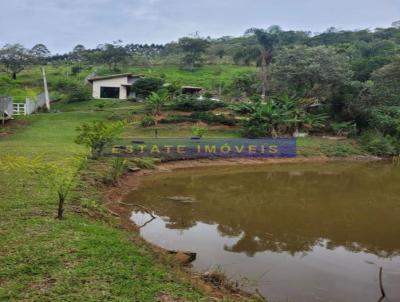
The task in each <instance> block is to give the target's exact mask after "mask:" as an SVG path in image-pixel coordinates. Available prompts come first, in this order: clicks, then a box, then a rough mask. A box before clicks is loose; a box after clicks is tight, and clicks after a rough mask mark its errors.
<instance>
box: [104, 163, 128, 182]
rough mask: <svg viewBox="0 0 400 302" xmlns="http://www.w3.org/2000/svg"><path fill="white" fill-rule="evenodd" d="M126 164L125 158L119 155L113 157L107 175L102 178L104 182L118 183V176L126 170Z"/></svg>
mask: <svg viewBox="0 0 400 302" xmlns="http://www.w3.org/2000/svg"><path fill="white" fill-rule="evenodd" d="M126 166H127V165H126V159H123V158H120V157H117V158H115V159H114V160H113V162H112V165H111V169H110V171H109V172H108V175H107V176H106V177H105V179H104V182H105V183H107V184H113V185H116V184H118V182H119V179H120V177H121V176H122V175H123V174H124V172H125V170H126Z"/></svg>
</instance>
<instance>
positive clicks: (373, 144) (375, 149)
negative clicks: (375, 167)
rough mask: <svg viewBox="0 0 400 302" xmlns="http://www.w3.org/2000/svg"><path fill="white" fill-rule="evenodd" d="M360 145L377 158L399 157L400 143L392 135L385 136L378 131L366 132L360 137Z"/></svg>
mask: <svg viewBox="0 0 400 302" xmlns="http://www.w3.org/2000/svg"><path fill="white" fill-rule="evenodd" d="M360 143H361V145H362V146H363V147H364V149H365V150H366V151H367V152H369V153H371V154H373V155H376V156H382V157H387V156H396V155H399V151H400V148H399V147H400V146H399V142H398V141H397V140H396V139H395V138H393V137H392V136H390V135H386V136H385V135H383V134H382V133H379V132H376V131H369V132H365V133H364V134H363V135H362V136H361V137H360Z"/></svg>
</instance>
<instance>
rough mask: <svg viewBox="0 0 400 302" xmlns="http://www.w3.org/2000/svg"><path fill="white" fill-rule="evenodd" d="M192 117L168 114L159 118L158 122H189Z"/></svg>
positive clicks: (191, 120)
mask: <svg viewBox="0 0 400 302" xmlns="http://www.w3.org/2000/svg"><path fill="white" fill-rule="evenodd" d="M194 121H195V120H193V118H191V117H190V116H184V115H169V116H168V117H166V118H163V119H162V120H160V124H179V123H191V122H194Z"/></svg>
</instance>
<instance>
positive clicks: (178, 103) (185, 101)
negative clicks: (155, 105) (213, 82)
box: [170, 97, 226, 112]
mask: <svg viewBox="0 0 400 302" xmlns="http://www.w3.org/2000/svg"><path fill="white" fill-rule="evenodd" d="M223 107H226V104H225V103H224V102H218V101H214V100H209V99H205V100H197V99H194V98H189V97H180V98H178V99H177V100H175V101H174V102H173V103H172V104H171V105H170V109H172V110H177V111H185V112H190V111H209V110H214V109H217V108H223Z"/></svg>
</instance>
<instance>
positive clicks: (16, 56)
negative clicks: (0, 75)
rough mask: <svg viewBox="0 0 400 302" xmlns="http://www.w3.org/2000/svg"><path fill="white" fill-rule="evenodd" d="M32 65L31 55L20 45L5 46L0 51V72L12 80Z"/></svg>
mask: <svg viewBox="0 0 400 302" xmlns="http://www.w3.org/2000/svg"><path fill="white" fill-rule="evenodd" d="M32 63H33V56H32V54H31V53H30V51H29V50H27V49H26V48H24V47H23V46H22V45H20V44H13V45H11V44H7V45H5V46H4V47H3V48H1V49H0V70H1V71H3V72H6V73H8V74H9V75H10V76H11V78H12V79H13V80H15V79H17V74H18V73H20V72H21V71H22V70H24V69H25V68H26V67H27V66H28V65H29V64H32Z"/></svg>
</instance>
